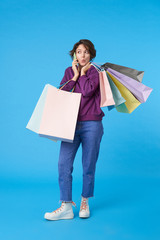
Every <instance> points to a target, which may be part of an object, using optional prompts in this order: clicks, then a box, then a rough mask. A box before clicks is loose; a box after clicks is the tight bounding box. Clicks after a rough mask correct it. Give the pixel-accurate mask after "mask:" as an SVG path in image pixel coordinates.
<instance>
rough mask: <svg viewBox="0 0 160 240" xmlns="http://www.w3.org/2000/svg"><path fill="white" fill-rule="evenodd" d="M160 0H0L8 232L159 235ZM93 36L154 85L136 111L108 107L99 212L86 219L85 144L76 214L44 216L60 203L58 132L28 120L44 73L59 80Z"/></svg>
mask: <svg viewBox="0 0 160 240" xmlns="http://www.w3.org/2000/svg"><path fill="white" fill-rule="evenodd" d="M159 26H160V3H159V1H156V0H152V1H151V0H150V1H147V0H146V1H145V2H143V1H136V0H134V1H133V0H129V1H124V0H123V1H122V0H119V1H118V0H106V1H105V0H99V1H89V0H86V1H71V0H70V1H62V0H59V1H54V0H52V1H51V0H45V1H44V0H42V1H36V0H35V1H33V0H32V1H31V0H26V1H25V0H22V1H20V0H19V1H17V0H13V1H10V0H6V1H5V0H4V1H3V0H2V1H0V66H1V70H0V80H1V88H0V105H1V118H0V133H1V139H0V146H1V152H0V159H1V161H0V187H1V188H0V213H1V219H0V226H1V231H0V238H1V239H6V240H7V239H16V240H19V239H27V240H28V239H39V240H41V239H46V238H47V239H53V238H54V239H64V237H67V236H69V237H70V239H75V237H76V238H78V239H82V237H83V239H97V237H99V239H111V240H112V239H113V240H117V239H118V240H121V239H130V240H132V239H133V240H135V239H137V240H138V239H141V240H143V239H145V240H146V239H155V240H156V239H157V240H158V239H159V238H160V230H159V214H160V208H159V201H160V193H159V183H160V163H159V159H160V129H159V118H160V111H159V96H160V81H159V55H160V48H159V41H160V38H159V37H160V31H159ZM84 38H86V39H89V40H91V41H92V42H93V43H94V45H95V48H96V50H97V56H96V58H95V60H94V61H95V62H97V63H102V64H103V63H105V62H111V63H116V64H120V65H123V66H128V67H131V68H135V69H137V70H144V71H145V73H144V78H143V83H144V84H145V85H147V86H149V87H151V88H153V92H152V93H151V95H150V97H149V98H148V100H147V102H146V103H143V104H141V105H140V106H139V107H138V108H137V109H136V110H135V111H134V112H133V113H132V114H123V113H118V112H117V111H116V110H112V111H108V110H107V108H103V109H102V110H103V111H104V113H105V117H104V118H103V125H104V135H103V139H102V142H101V148H100V154H99V159H98V162H97V170H96V182H95V196H94V198H92V199H90V209H91V218H89V219H86V220H83V219H79V217H78V211H79V206H80V200H81V198H80V195H81V189H82V166H81V157H82V154H81V150H82V149H81V147H80V148H79V149H78V152H77V155H76V158H75V162H74V172H73V201H75V202H76V204H77V209H73V210H74V212H75V218H74V219H73V220H70V221H69V220H68V221H65V220H62V221H51V222H48V221H46V220H45V219H43V215H44V213H45V212H46V211H53V210H55V209H56V208H57V207H59V206H60V203H58V201H59V187H58V166H57V163H58V157H59V149H60V142H57V143H54V142H52V141H50V140H48V139H43V138H40V137H38V136H37V135H36V134H34V133H33V132H31V131H29V130H27V129H26V128H25V127H26V125H27V123H28V121H29V118H30V116H31V114H32V112H33V109H34V107H35V105H36V103H37V101H38V99H39V96H40V94H41V92H42V90H43V88H44V85H45V84H46V83H50V84H52V85H54V86H59V83H60V81H61V79H62V77H63V75H64V70H65V69H66V68H67V67H68V66H71V64H72V61H71V58H70V56H69V54H68V52H69V50H71V49H72V47H73V45H74V44H75V42H77V41H79V40H80V39H84Z"/></svg>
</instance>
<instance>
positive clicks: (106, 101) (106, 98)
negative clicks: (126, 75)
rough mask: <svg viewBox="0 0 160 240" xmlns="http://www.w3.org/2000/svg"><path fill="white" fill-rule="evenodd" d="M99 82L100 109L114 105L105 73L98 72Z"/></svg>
mask: <svg viewBox="0 0 160 240" xmlns="http://www.w3.org/2000/svg"><path fill="white" fill-rule="evenodd" d="M99 81H100V96H101V100H100V107H106V106H111V105H115V101H114V99H113V95H112V91H111V88H110V84H109V81H108V78H107V75H106V72H105V71H100V72H99Z"/></svg>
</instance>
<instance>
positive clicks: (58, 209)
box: [52, 201, 76, 213]
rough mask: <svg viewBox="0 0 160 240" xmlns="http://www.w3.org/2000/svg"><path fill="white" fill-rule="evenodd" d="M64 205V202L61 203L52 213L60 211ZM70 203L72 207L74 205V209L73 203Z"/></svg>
mask: <svg viewBox="0 0 160 240" xmlns="http://www.w3.org/2000/svg"><path fill="white" fill-rule="evenodd" d="M64 203H65V202H62V205H61V206H60V207H59V208H57V209H56V210H54V211H53V212H52V213H54V212H55V213H56V212H59V211H62V209H63V207H64ZM71 203H72V205H74V206H75V207H76V204H75V202H73V201H72V202H71Z"/></svg>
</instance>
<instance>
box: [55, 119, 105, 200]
mask: <svg viewBox="0 0 160 240" xmlns="http://www.w3.org/2000/svg"><path fill="white" fill-rule="evenodd" d="M103 134H104V128H103V124H102V120H100V121H77V125H76V130H75V136H74V140H73V143H69V142H63V141H62V142H61V146H60V154H59V161H58V171H59V187H60V201H66V202H67V201H68V202H70V201H72V172H73V162H74V158H75V155H76V153H77V150H78V148H79V146H80V143H82V166H83V189H82V196H83V197H85V198H88V197H93V192H94V178H95V169H96V162H97V159H98V155H99V149H100V142H101V139H102V136H103Z"/></svg>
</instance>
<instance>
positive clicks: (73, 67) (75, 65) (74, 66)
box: [72, 59, 80, 77]
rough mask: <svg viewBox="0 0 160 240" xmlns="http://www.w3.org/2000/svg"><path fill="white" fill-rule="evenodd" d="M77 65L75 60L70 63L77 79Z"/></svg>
mask: <svg viewBox="0 0 160 240" xmlns="http://www.w3.org/2000/svg"><path fill="white" fill-rule="evenodd" d="M77 63H78V60H77V59H75V60H73V62H72V69H73V72H74V76H75V77H78V76H79V72H80V70H79V67H78V66H77Z"/></svg>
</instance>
